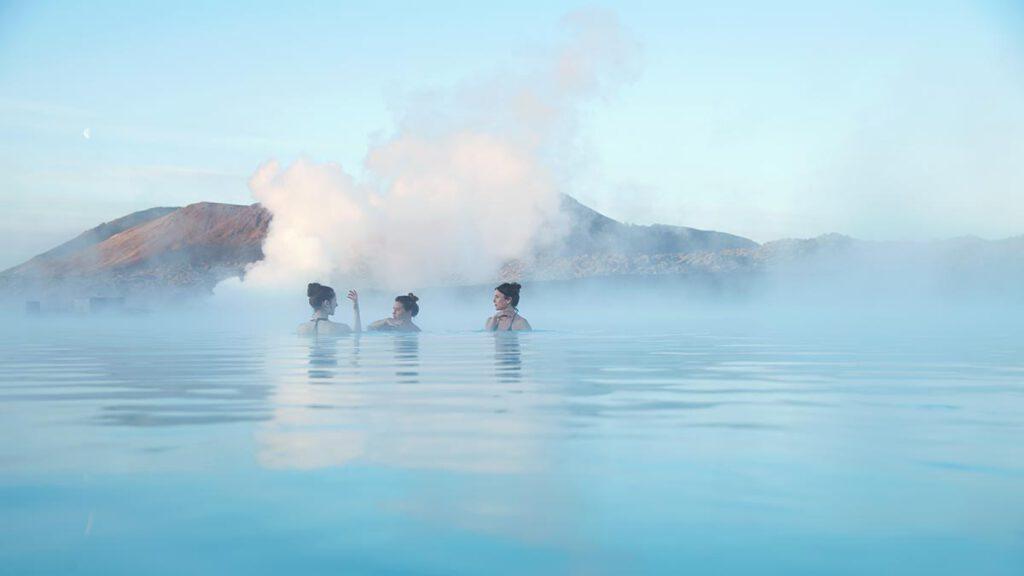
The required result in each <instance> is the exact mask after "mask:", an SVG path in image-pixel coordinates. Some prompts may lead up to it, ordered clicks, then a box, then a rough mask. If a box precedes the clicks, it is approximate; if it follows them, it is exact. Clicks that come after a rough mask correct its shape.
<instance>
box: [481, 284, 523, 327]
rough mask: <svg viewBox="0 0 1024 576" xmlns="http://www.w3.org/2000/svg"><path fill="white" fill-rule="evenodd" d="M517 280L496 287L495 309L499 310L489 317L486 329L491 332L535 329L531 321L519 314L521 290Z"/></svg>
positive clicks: (485, 325)
mask: <svg viewBox="0 0 1024 576" xmlns="http://www.w3.org/2000/svg"><path fill="white" fill-rule="evenodd" d="M521 288H522V286H520V285H519V284H518V283H516V282H511V283H510V282H505V283H503V284H501V285H500V286H498V287H497V288H495V289H494V309H495V310H497V311H498V312H497V313H496V314H495V315H494V316H491V317H490V318H488V319H487V322H486V323H485V324H484V330H487V331H490V332H511V331H512V330H533V328H532V327H531V326H530V323H529V322H527V321H526V318H523V317H522V316H520V315H519V309H518V308H517V306H519V290H520V289H521Z"/></svg>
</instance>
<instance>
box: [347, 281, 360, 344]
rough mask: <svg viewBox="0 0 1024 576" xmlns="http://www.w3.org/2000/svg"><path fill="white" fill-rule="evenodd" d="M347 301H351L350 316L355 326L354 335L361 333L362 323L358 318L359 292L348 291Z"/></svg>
mask: <svg viewBox="0 0 1024 576" xmlns="http://www.w3.org/2000/svg"><path fill="white" fill-rule="evenodd" d="M348 299H349V300H351V301H352V316H353V322H354V326H355V331H356V334H359V333H360V332H362V331H363V323H362V321H361V320H360V318H359V292H356V291H355V290H349V291H348Z"/></svg>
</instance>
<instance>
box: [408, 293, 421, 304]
mask: <svg viewBox="0 0 1024 576" xmlns="http://www.w3.org/2000/svg"><path fill="white" fill-rule="evenodd" d="M409 299H410V300H412V301H413V302H419V301H420V298H419V296H417V295H415V294H413V293H412V292H409Z"/></svg>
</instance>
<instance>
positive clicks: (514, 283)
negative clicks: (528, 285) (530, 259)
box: [511, 282, 522, 292]
mask: <svg viewBox="0 0 1024 576" xmlns="http://www.w3.org/2000/svg"><path fill="white" fill-rule="evenodd" d="M511 286H512V288H514V289H515V290H516V291H517V292H518V291H519V290H520V289H521V288H522V285H520V284H519V282H513V283H512V284H511Z"/></svg>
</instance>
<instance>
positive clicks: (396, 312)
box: [391, 300, 409, 320]
mask: <svg viewBox="0 0 1024 576" xmlns="http://www.w3.org/2000/svg"><path fill="white" fill-rule="evenodd" d="M391 317H392V318H394V319H395V320H405V319H406V318H409V311H408V310H406V309H405V306H402V303H401V302H399V301H398V300H395V302H394V304H392V306H391Z"/></svg>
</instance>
